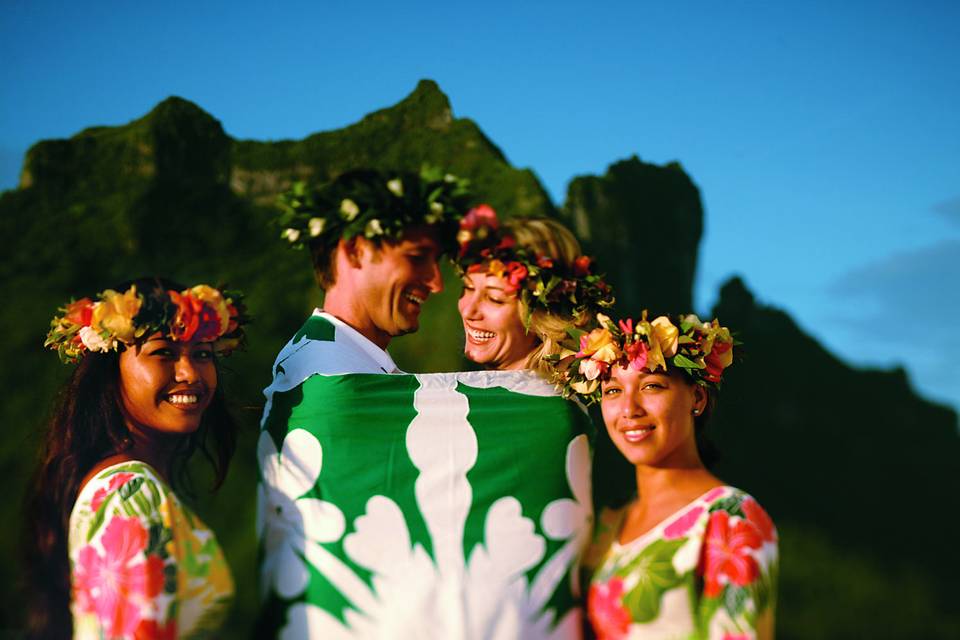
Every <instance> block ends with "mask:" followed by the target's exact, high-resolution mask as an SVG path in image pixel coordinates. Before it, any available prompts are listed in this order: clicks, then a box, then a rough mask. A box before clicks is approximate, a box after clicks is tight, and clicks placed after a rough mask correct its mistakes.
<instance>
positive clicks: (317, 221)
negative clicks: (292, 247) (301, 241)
mask: <svg viewBox="0 0 960 640" xmlns="http://www.w3.org/2000/svg"><path fill="white" fill-rule="evenodd" d="M326 225H327V221H326V219H325V218H310V222H308V223H307V226H308V227H309V228H310V237H311V238H316V237H317V236H318V235H320V234H321V233H323V228H324V227H325V226H326Z"/></svg>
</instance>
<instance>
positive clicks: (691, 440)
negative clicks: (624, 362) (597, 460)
mask: <svg viewBox="0 0 960 640" xmlns="http://www.w3.org/2000/svg"><path fill="white" fill-rule="evenodd" d="M601 389H602V394H603V395H602V396H601V398H602V399H601V403H600V408H601V410H602V412H603V422H604V424H606V426H607V433H609V434H610V439H611V440H612V441H613V444H615V445H616V447H617V449H619V450H620V453H622V454H623V456H624V457H625V458H626V459H627V460H629V461H630V463H631V464H633V465H644V466H649V467H676V466H690V465H692V464H699V462H700V458H699V455H698V454H697V443H696V438H695V432H694V415H696V414H695V413H694V412H695V411H696V412H697V414H699V413H702V412H703V410H704V407H705V406H706V404H707V393H706V391H705V390H704V389H703V387H701V386H699V385H696V384H692V383H690V382H688V381H687V380H685V379H684V378H683V376H682V375H681V374H679V373H676V372H671V373H669V374H668V373H664V372H658V373H649V372H647V371H636V370H635V369H633V368H632V367H627V368H623V367H620V366H617V365H615V366H614V367H613V369H612V370H611V372H610V379H609V380H607V381H605V382H604V383H603V386H602V387H601Z"/></svg>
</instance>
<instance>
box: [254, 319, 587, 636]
mask: <svg viewBox="0 0 960 640" xmlns="http://www.w3.org/2000/svg"><path fill="white" fill-rule="evenodd" d="M343 333H344V335H341V332H340V331H338V330H337V327H336V325H334V324H333V323H331V322H330V321H328V320H327V319H325V318H324V317H323V316H317V315H315V316H313V317H312V318H311V319H310V320H309V321H308V322H307V325H306V326H305V327H304V328H303V329H301V331H300V332H298V334H297V336H295V338H294V339H293V340H291V342H290V343H289V344H288V345H287V347H285V348H284V350H283V351H282V352H281V354H280V356H279V357H278V359H277V363H278V367H279V369H278V368H277V367H275V374H276V377H275V380H274V384H272V385H271V386H270V387H268V389H267V391H266V393H267V395H268V403H267V407H268V410H267V412H266V413H265V415H264V419H263V423H262V428H263V430H262V432H261V435H260V442H259V446H258V456H259V461H260V471H261V479H262V482H261V485H260V487H259V498H260V508H259V512H258V515H259V518H258V523H257V529H258V534H259V535H260V538H261V543H262V552H263V562H262V565H261V586H262V589H263V595H264V597H265V612H264V619H265V620H267V621H268V624H272V628H271V632H272V633H275V634H276V635H277V636H278V637H281V638H285V639H287V638H290V639H292V638H330V639H334V640H336V639H338V638H404V639H406V638H444V639H448V638H478V639H479V638H498V639H499V638H503V639H507V638H510V639H515V638H525V639H526V638H579V637H580V634H581V612H580V609H579V606H578V605H577V602H578V599H579V595H580V594H579V585H578V584H577V582H576V575H577V564H578V558H579V553H580V551H581V549H582V547H583V545H584V544H585V543H586V542H587V540H588V539H589V536H590V531H591V527H592V522H593V513H592V507H591V503H590V451H589V445H588V439H587V432H588V429H589V420H588V418H587V417H586V415H585V414H584V413H583V412H582V411H581V409H580V408H579V407H578V406H577V405H574V404H572V403H570V402H567V401H565V400H563V399H562V398H559V397H558V396H556V394H555V393H554V391H553V389H552V388H551V387H550V386H549V385H547V384H545V383H544V382H543V381H541V380H540V379H538V378H536V377H535V376H534V375H532V374H530V373H528V372H470V373H441V374H423V375H407V374H396V375H376V374H366V373H351V372H345V371H337V370H336V368H337V367H339V368H343V367H342V365H337V367H331V366H330V363H332V362H342V360H343V354H342V353H335V352H337V351H338V350H339V349H338V343H339V341H340V340H341V339H345V333H346V332H343ZM351 337H352V336H351ZM322 343H326V344H322ZM353 346H355V345H353ZM367 364H369V363H367ZM311 371H312V372H311ZM294 372H295V375H292V374H294ZM297 378H300V380H299V382H296V383H295V384H294V381H296V379H297ZM278 381H279V382H280V384H278Z"/></svg>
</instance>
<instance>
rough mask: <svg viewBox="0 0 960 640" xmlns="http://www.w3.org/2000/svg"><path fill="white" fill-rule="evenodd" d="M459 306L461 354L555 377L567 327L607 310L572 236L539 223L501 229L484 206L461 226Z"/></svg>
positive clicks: (605, 294) (606, 291) (524, 221)
mask: <svg viewBox="0 0 960 640" xmlns="http://www.w3.org/2000/svg"><path fill="white" fill-rule="evenodd" d="M457 241H458V242H459V244H460V251H459V254H458V259H457V264H458V266H459V268H460V271H461V272H462V275H463V293H462V294H461V296H460V301H459V303H458V307H459V309H460V315H461V317H462V319H463V330H464V337H465V341H464V353H465V355H466V356H467V358H469V359H470V360H472V361H473V362H476V363H478V364H482V365H484V366H486V367H487V368H490V369H500V370H510V369H530V370H533V371H535V372H537V373H539V374H540V375H542V376H543V377H545V378H548V379H549V378H550V377H551V376H552V375H553V368H552V366H551V365H550V362H549V360H550V358H551V357H554V356H555V355H557V354H559V353H560V351H561V346H560V343H561V342H562V341H563V340H564V339H566V338H568V337H569V336H568V333H567V329H568V327H585V326H588V325H589V324H590V323H591V322H594V321H595V320H594V319H595V316H596V313H597V312H598V311H600V310H602V309H605V308H608V307H610V306H611V305H612V304H613V296H612V293H611V290H610V287H609V286H608V285H607V284H606V283H605V282H604V281H603V278H602V277H601V276H599V275H595V274H593V273H591V259H590V258H589V257H588V256H585V255H582V252H581V250H580V245H579V243H578V242H577V240H576V238H574V237H573V234H572V233H570V231H568V230H567V229H566V228H565V227H564V226H563V225H561V224H560V223H558V222H556V221H554V220H549V219H545V218H515V219H512V220H508V221H506V222H504V223H502V224H501V223H500V221H499V220H498V219H497V214H496V212H495V211H494V210H493V209H492V208H491V207H489V206H488V205H480V206H478V207H475V208H473V209H471V210H470V211H469V212H468V213H467V215H466V216H465V217H464V219H463V220H462V221H461V223H460V232H459V234H458V236H457Z"/></svg>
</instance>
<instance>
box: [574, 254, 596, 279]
mask: <svg viewBox="0 0 960 640" xmlns="http://www.w3.org/2000/svg"><path fill="white" fill-rule="evenodd" d="M591 262H592V259H591V258H590V256H577V258H576V259H575V260H574V261H573V275H575V276H577V277H578V278H582V277H583V276H588V275H590V263H591Z"/></svg>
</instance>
